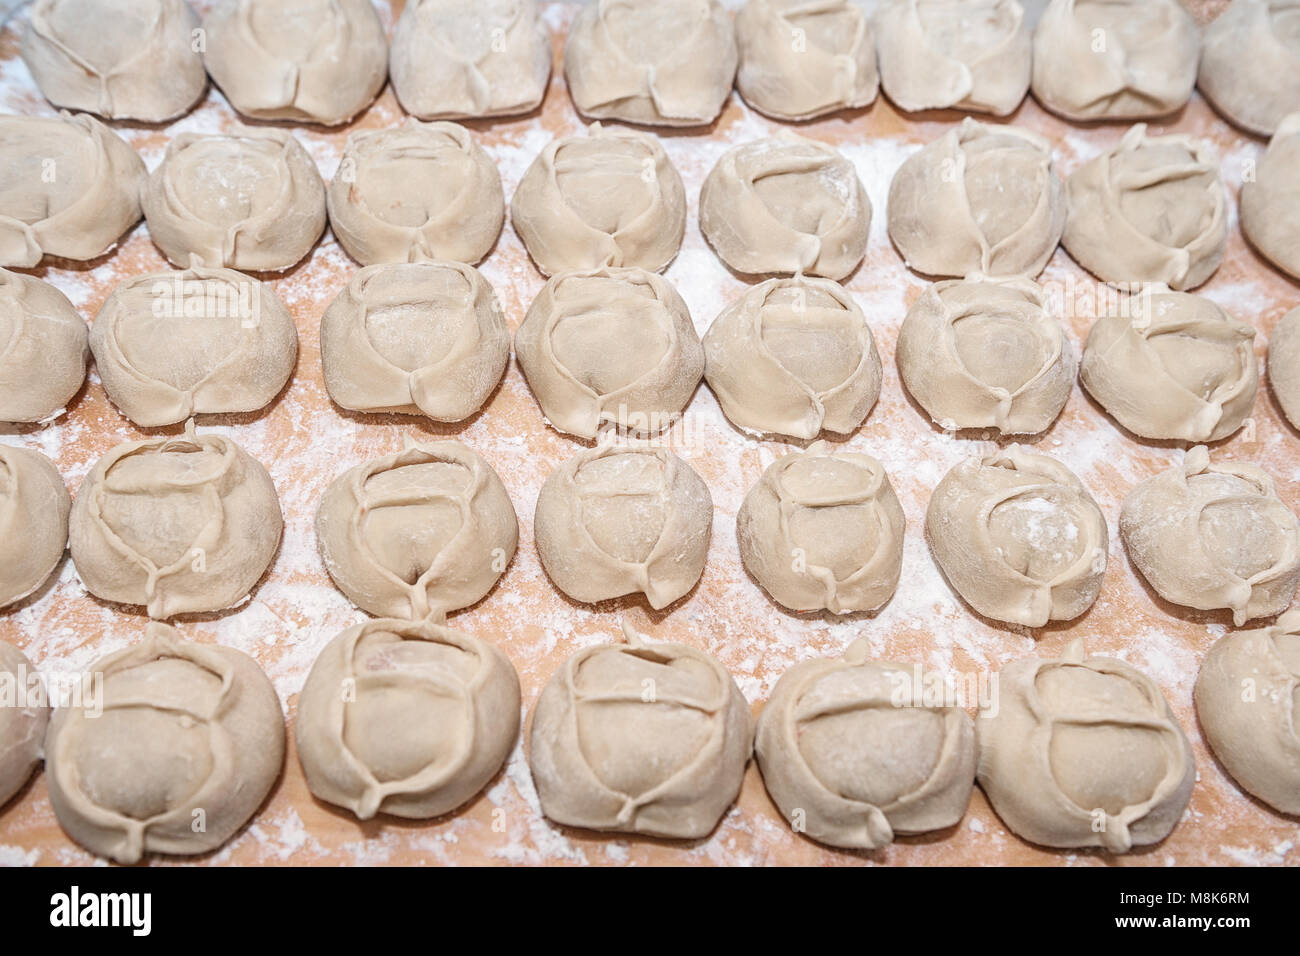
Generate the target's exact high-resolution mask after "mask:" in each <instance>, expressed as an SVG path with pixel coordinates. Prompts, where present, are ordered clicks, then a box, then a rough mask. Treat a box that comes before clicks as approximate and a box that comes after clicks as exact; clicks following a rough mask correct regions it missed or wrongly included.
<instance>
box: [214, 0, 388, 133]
mask: <svg viewBox="0 0 1300 956" xmlns="http://www.w3.org/2000/svg"><path fill="white" fill-rule="evenodd" d="M203 32H204V33H205V34H206V47H205V48H204V54H203V62H204V65H205V66H207V68H208V72H209V73H210V74H212V81H213V82H214V83H216V84H217V86H219V87H221V92H222V93H224V94H225V95H226V99H227V100H229V101H230V105H231V106H233V107H234V108H235V109H237V110H238V111H239V112H241V113H243V114H244V115H245V116H251V117H252V118H254V119H260V120H287V121H289V122H291V123H323V124H324V125H326V126H337V125H339V124H340V123H346V122H347V121H348V120H350V119H352V117H354V116H356V115H357V114H358V113H360V112H361V111H362V110H364V109H365V108H366V107H367V106H369V105H370V102H371V100H373V99H374V98H375V97H376V96H378V95H379V91H380V90H381V89H383V87H384V81H385V80H386V79H387V78H388V39H387V37H386V36H385V34H384V25H383V23H382V22H381V21H380V19H379V14H378V13H376V12H375V7H374V4H373V3H371V0H218V3H217V4H216V6H215V7H213V8H212V11H211V12H210V13H209V14H208V15H207V16H206V17H205V18H204V20H203Z"/></svg>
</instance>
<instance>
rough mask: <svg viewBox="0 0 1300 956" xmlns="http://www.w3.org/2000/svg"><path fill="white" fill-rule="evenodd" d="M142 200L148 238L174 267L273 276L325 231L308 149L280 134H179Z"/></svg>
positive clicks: (320, 186) (319, 185) (321, 191)
mask: <svg viewBox="0 0 1300 956" xmlns="http://www.w3.org/2000/svg"><path fill="white" fill-rule="evenodd" d="M141 198H142V201H143V205H144V214H145V218H146V219H147V220H148V221H149V235H150V236H151V237H152V238H153V241H154V242H155V243H157V245H158V248H159V249H161V250H162V251H163V254H164V255H165V256H166V257H167V259H168V260H169V261H170V262H171V264H172V265H174V266H176V267H177V268H180V269H184V268H188V267H189V266H192V265H195V264H198V265H204V266H208V267H209V268H217V267H218V266H225V267H226V268H228V269H241V270H243V271H245V272H279V271H282V270H284V269H288V268H289V267H290V266H292V265H294V264H295V263H297V262H298V261H300V260H301V259H302V258H303V257H304V256H306V255H307V253H309V252H311V249H312V246H314V245H316V240H317V239H319V238H320V236H321V233H322V232H324V231H325V183H324V182H322V181H321V178H320V173H318V172H317V171H316V164H315V163H313V162H312V159H311V157H310V156H309V155H308V154H307V150H305V149H303V147H302V144H301V143H299V142H298V140H297V139H295V138H294V137H293V135H292V134H290V133H287V132H285V131H284V130H280V129H272V128H262V129H251V128H245V129H242V130H240V131H239V132H237V133H235V134H233V135H229V136H227V135H215V136H203V135H200V134H197V133H181V134H180V135H179V136H177V137H176V138H175V139H173V140H172V141H171V142H169V143H168V144H167V152H166V154H165V155H164V156H163V161H162V164H161V165H159V167H158V168H157V169H155V170H154V171H153V173H152V174H150V176H149V180H148V182H147V183H146V184H145V186H144V188H143V190H142V194H141ZM195 260H197V263H196V261H195Z"/></svg>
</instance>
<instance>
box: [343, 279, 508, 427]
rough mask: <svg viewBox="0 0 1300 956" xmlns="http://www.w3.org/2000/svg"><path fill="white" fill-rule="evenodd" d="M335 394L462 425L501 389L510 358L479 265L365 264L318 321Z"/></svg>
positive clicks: (500, 315)
mask: <svg viewBox="0 0 1300 956" xmlns="http://www.w3.org/2000/svg"><path fill="white" fill-rule="evenodd" d="M320 351H321V365H322V367H323V368H324V371H325V388H326V390H327V391H328V392H329V396H330V398H332V399H333V400H334V401H335V402H337V403H338V404H339V405H340V406H342V407H343V408H348V409H352V410H353V411H359V412H397V413H399V414H403V415H426V416H428V417H429V418H432V419H433V420H434V421H439V422H459V421H464V420H465V419H466V418H469V417H470V416H471V415H473V414H474V413H475V412H477V411H478V410H479V409H480V408H482V407H483V405H484V404H485V403H486V402H487V400H488V399H489V398H490V397H491V395H492V393H493V391H495V389H496V387H497V384H498V383H499V382H500V381H501V376H502V375H503V374H505V370H506V365H507V363H508V362H509V361H510V330H509V329H508V328H507V327H506V318H505V312H504V311H503V310H502V308H501V302H500V301H499V300H498V299H497V296H496V293H495V292H494V291H493V290H492V287H491V286H490V285H488V282H487V280H486V279H484V278H483V275H482V273H480V272H479V271H478V270H477V269H475V268H474V267H473V266H467V265H465V264H463V263H460V262H412V263H390V264H388V265H378V266H367V267H366V268H364V269H362V270H361V271H359V272H357V273H356V274H355V275H353V276H352V278H351V280H349V282H348V284H347V287H346V288H345V289H344V290H343V291H342V292H340V293H339V294H338V296H337V297H335V299H334V301H333V302H331V303H330V305H329V308H327V309H326V310H325V314H324V315H323V316H321V320H320Z"/></svg>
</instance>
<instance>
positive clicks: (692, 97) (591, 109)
mask: <svg viewBox="0 0 1300 956" xmlns="http://www.w3.org/2000/svg"><path fill="white" fill-rule="evenodd" d="M736 62H737V53H736V37H735V32H734V30H733V28H732V25H731V15H730V14H729V13H727V11H726V9H725V8H724V7H723V6H722V4H721V3H719V2H718V0H591V2H590V3H586V4H583V6H582V9H581V10H580V11H578V15H577V16H576V17H575V18H574V20H573V25H572V26H571V27H570V28H569V38H568V42H567V43H566V44H565V47H564V78H565V80H566V81H567V82H568V84H569V97H570V98H571V99H572V100H573V105H574V106H575V107H577V109H578V112H580V113H582V114H583V115H584V116H589V117H591V118H592V119H617V120H623V121H625V122H628V123H645V124H647V125H650V126H703V125H705V124H706V123H711V122H713V121H714V120H715V119H717V117H718V114H719V113H721V112H722V107H723V105H724V104H725V103H726V102H727V97H728V96H730V95H731V84H732V81H733V80H734V79H735V78H736Z"/></svg>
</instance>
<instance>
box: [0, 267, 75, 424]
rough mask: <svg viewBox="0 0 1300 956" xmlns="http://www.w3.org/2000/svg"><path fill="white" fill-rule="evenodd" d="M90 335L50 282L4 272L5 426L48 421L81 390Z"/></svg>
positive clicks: (1, 384)
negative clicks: (6, 424) (6, 423)
mask: <svg viewBox="0 0 1300 956" xmlns="http://www.w3.org/2000/svg"><path fill="white" fill-rule="evenodd" d="M89 337H90V330H89V329H87V328H86V322H85V320H84V319H82V317H81V315H80V313H78V312H77V310H76V308H75V307H74V306H73V305H72V303H71V302H69V301H68V297H67V296H65V295H64V294H63V293H62V292H60V291H59V290H58V289H56V288H54V286H52V285H50V284H49V283H48V282H43V281H42V280H40V279H37V278H34V277H33V276H28V275H22V274H21V273H18V272H9V271H8V270H7V269H0V341H3V342H4V346H3V348H0V422H8V423H18V422H47V421H50V420H51V419H53V418H55V417H57V416H58V415H60V414H61V413H62V412H63V411H64V409H66V408H67V405H68V402H70V401H72V399H73V398H74V397H75V396H76V394H77V393H78V392H79V391H81V386H82V384H83V383H84V382H85V380H86V364H87V362H89V360H90V346H89V344H88V343H89Z"/></svg>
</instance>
